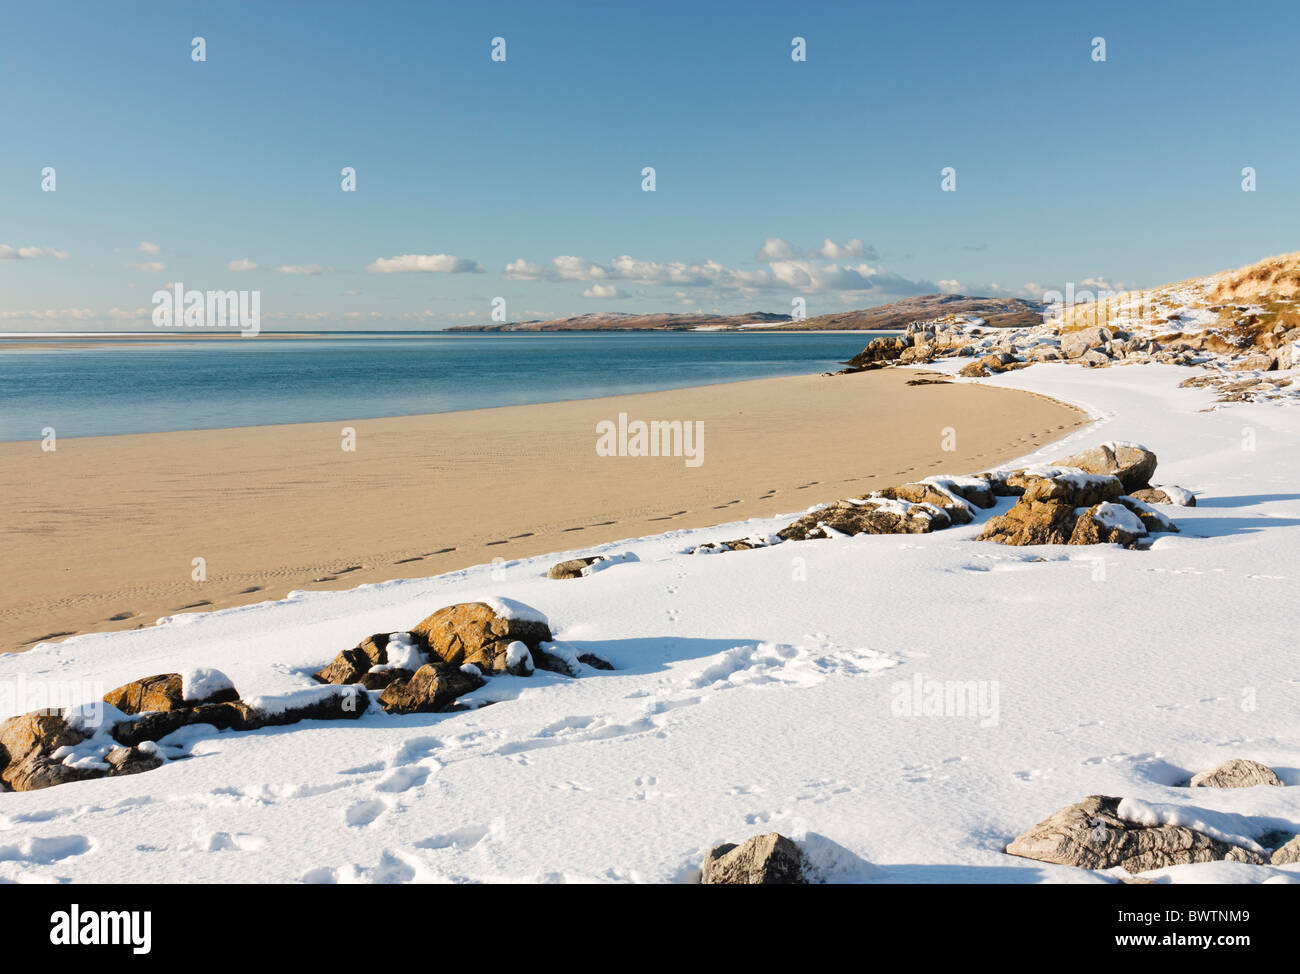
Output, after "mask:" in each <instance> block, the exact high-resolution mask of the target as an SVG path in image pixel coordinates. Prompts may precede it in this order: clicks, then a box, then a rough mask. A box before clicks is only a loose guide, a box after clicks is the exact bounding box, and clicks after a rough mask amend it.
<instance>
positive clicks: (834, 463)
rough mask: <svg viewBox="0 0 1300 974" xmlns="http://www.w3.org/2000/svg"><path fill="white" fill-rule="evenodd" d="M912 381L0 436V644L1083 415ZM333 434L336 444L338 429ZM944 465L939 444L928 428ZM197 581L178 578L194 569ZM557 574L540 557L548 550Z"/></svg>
mask: <svg viewBox="0 0 1300 974" xmlns="http://www.w3.org/2000/svg"><path fill="white" fill-rule="evenodd" d="M920 374H921V373H918V372H917V371H915V370H912V369H888V370H880V371H874V372H867V373H862V374H859V375H846V376H835V377H828V376H822V375H799V376H790V377H783V378H775V379H748V380H739V381H735V382H724V383H715V384H713V385H707V386H691V387H685V388H681V389H673V390H666V391H660V392H651V393H631V394H625V395H620V396H613V397H604V398H596V399H576V400H566V401H562V402H550V403H540V404H534V405H525V406H497V407H490V408H484V409H477V410H466V411H460V412H448V413H432V414H422V415H415V416H404V417H392V418H386V419H366V420H355V421H349V420H340V421H334V422H324V423H322V422H311V423H295V424H285V425H279V426H256V427H233V428H225V429H211V430H195V431H182V432H165V433H141V434H123V435H114V436H96V437H81V438H72V437H70V438H67V439H60V441H59V448H58V450H57V451H56V452H54V453H49V454H43V453H42V452H41V451H40V445H39V443H34V442H31V441H20V442H6V443H0V485H3V488H4V491H5V496H6V497H7V498H9V513H10V518H8V519H7V521H8V524H7V525H6V526H5V528H4V529H3V530H0V541H2V542H3V543H4V545H5V547H6V551H7V553H8V558H9V560H10V562H11V563H12V564H14V565H19V566H22V568H23V571H22V576H21V577H20V578H17V579H15V580H14V583H13V584H11V585H10V586H8V587H6V589H5V590H4V591H3V592H2V593H0V651H15V650H17V651H22V650H25V649H28V648H31V647H32V646H33V645H35V644H37V643H40V642H48V641H53V640H57V639H63V638H66V637H67V636H70V635H79V634H83V633H90V632H104V631H113V630H120V629H130V628H143V627H145V626H151V625H152V624H153V623H154V622H155V620H156V619H158V618H160V617H163V616H168V615H175V614H177V613H179V612H191V611H210V610H213V609H220V608H228V607H232V606H236V605H245V604H249V603H254V602H262V601H266V600H268V599H272V600H274V599H281V598H283V597H284V596H285V595H286V594H287V593H288V592H289V591H291V590H308V591H319V590H324V589H345V588H353V587H355V586H357V585H360V584H365V583H369V582H379V581H388V580H390V579H395V578H416V577H427V576H432V575H438V574H443V573H445V572H449V571H456V570H459V569H463V568H466V567H469V566H472V565H479V564H488V563H492V562H493V560H494V559H495V558H498V557H499V558H503V559H505V560H506V561H512V560H515V559H518V558H523V557H531V556H535V555H544V554H552V553H554V554H556V555H559V554H561V553H564V552H569V551H581V550H585V549H587V548H590V547H594V546H596V545H600V544H607V543H610V542H614V541H619V540H622V539H629V538H635V537H641V536H645V535H651V534H661V533H663V532H664V531H668V530H673V529H681V528H700V527H711V526H715V525H722V524H728V523H732V522H736V521H740V520H745V519H748V518H753V517H770V516H773V515H775V514H778V513H789V512H795V511H800V510H803V509H806V508H807V507H809V506H811V505H813V504H816V503H823V502H827V501H831V500H836V499H839V498H841V497H846V496H853V495H856V494H861V493H866V492H868V491H870V490H873V489H877V488H879V487H884V486H888V485H890V484H894V483H901V482H904V481H906V480H915V479H921V478H923V477H925V476H928V475H930V474H935V473H962V472H968V471H973V470H975V469H984V468H988V467H992V466H996V465H998V464H999V463H1002V462H1006V461H1008V460H1011V459H1014V458H1016V457H1018V456H1021V455H1023V454H1025V453H1028V452H1031V451H1032V450H1033V449H1035V448H1037V447H1040V446H1043V445H1045V444H1047V443H1049V442H1051V441H1054V440H1057V439H1059V438H1061V437H1063V436H1065V435H1068V433H1069V432H1071V431H1073V430H1075V429H1077V428H1078V427H1081V426H1084V425H1087V424H1088V423H1090V422H1091V419H1090V418H1089V417H1088V416H1087V415H1086V414H1085V413H1084V412H1082V411H1080V410H1078V409H1076V408H1075V407H1073V406H1069V405H1066V404H1064V403H1060V402H1057V401H1054V400H1051V399H1048V398H1047V397H1043V396H1039V395H1036V394H1032V393H1025V392H1020V391H1014V390H1006V389H996V388H992V387H986V386H978V385H973V384H965V383H962V384H957V383H952V384H937V385H921V386H907V385H906V381H907V380H908V379H912V378H916V377H917V376H918V375H920ZM619 413H627V414H628V415H629V416H630V417H631V418H632V419H633V420H635V419H643V420H646V421H650V420H665V421H672V420H681V421H683V422H686V421H693V422H703V423H704V430H705V437H704V440H703V453H702V457H703V462H702V463H701V464H700V465H699V466H695V467H692V466H689V465H687V464H686V463H685V461H684V459H683V458H682V457H681V456H677V457H602V456H598V455H597V453H596V449H595V444H596V439H597V437H596V430H595V424H596V423H598V422H601V421H606V420H611V421H612V420H617V418H618V415H619ZM344 425H346V426H350V427H353V428H354V429H355V430H356V449H355V451H352V452H348V451H345V450H343V449H342V445H341V444H342V438H341V427H342V426H344ZM947 427H951V428H954V429H955V430H956V431H957V444H956V445H957V449H956V450H954V451H950V452H945V451H943V450H941V447H940V441H941V431H942V430H943V429H944V428H947ZM196 558H202V559H204V561H203V569H204V573H205V579H204V580H203V581H195V580H194V579H193V578H192V577H191V576H192V574H193V573H195V572H196V569H195V567H194V565H195V562H194V559H196ZM557 560H559V558H558V557H557Z"/></svg>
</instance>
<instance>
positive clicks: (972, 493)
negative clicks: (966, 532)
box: [926, 474, 997, 509]
mask: <svg viewBox="0 0 1300 974" xmlns="http://www.w3.org/2000/svg"><path fill="white" fill-rule="evenodd" d="M926 482H927V483H931V484H935V485H936V486H938V487H942V488H943V489H944V490H947V491H951V492H952V493H954V494H956V495H957V496H958V497H960V498H962V500H965V501H969V502H970V503H972V504H974V505H975V506H976V507H983V508H985V509H987V508H990V507H993V506H994V505H995V504H996V503H997V498H996V496H995V495H996V490H995V486H994V483H993V482H992V480H991V479H990V475H989V474H980V475H979V476H977V477H952V476H946V475H944V474H938V475H936V476H933V477H928V478H926Z"/></svg>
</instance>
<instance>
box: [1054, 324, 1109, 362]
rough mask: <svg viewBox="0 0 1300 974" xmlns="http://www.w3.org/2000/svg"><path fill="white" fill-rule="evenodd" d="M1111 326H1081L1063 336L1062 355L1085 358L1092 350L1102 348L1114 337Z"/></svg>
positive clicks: (1069, 357)
mask: <svg viewBox="0 0 1300 974" xmlns="http://www.w3.org/2000/svg"><path fill="white" fill-rule="evenodd" d="M1114 337H1115V336H1114V333H1112V332H1111V330H1110V329H1109V328H1081V329H1080V330H1078V331H1072V332H1067V333H1065V334H1063V335H1062V336H1061V355H1063V356H1064V357H1065V358H1067V359H1071V358H1083V357H1084V356H1085V355H1087V354H1088V353H1089V352H1090V351H1093V350H1095V349H1099V348H1102V347H1103V346H1105V344H1106V343H1107V342H1109V341H1110V340H1111V339H1113V338H1114Z"/></svg>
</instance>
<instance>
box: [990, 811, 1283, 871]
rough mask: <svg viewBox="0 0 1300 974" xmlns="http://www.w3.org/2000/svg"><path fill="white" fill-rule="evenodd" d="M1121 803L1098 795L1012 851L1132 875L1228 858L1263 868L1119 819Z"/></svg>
mask: <svg viewBox="0 0 1300 974" xmlns="http://www.w3.org/2000/svg"><path fill="white" fill-rule="evenodd" d="M1119 804H1120V800H1119V799H1118V798H1108V797H1106V796H1103V795H1092V796H1090V797H1088V798H1085V799H1084V800H1083V801H1081V802H1079V803H1077V804H1075V805H1070V806H1069V807H1067V808H1063V809H1061V810H1060V811H1058V812H1055V813H1053V814H1052V815H1050V816H1048V817H1047V818H1045V819H1044V820H1043V821H1041V822H1039V823H1038V824H1037V825H1035V826H1034V827H1033V828H1031V829H1030V830H1029V831H1028V832H1025V833H1024V834H1023V835H1021V836H1018V837H1017V838H1016V839H1015V840H1013V841H1012V842H1011V844H1010V845H1008V846H1007V852H1008V853H1009V854H1011V855H1013V856H1022V857H1024V858H1026V859H1036V860H1038V861H1040V862H1052V863H1057V864H1059V865H1062V866H1079V867H1080V868H1083V869H1113V868H1114V867H1116V866H1122V867H1124V868H1125V869H1127V870H1128V871H1129V872H1130V873H1141V872H1146V871H1147V870H1150V869H1161V868H1163V867H1165V866H1181V865H1184V864H1186V863H1192V862H1217V861H1219V860H1222V859H1226V860H1230V861H1233V862H1247V863H1254V864H1256V865H1260V864H1262V863H1263V862H1264V859H1263V857H1262V856H1260V855H1258V854H1257V853H1254V852H1251V851H1250V850H1248V849H1243V848H1241V847H1240V846H1234V845H1229V844H1228V843H1226V842H1221V841H1219V840H1218V839H1214V838H1211V837H1210V836H1208V835H1206V834H1205V833H1203V832H1197V831H1196V830H1194V829H1189V828H1185V827H1183V826H1178V825H1157V826H1145V825H1139V824H1137V823H1134V822H1129V821H1126V820H1125V819H1122V818H1120V817H1119Z"/></svg>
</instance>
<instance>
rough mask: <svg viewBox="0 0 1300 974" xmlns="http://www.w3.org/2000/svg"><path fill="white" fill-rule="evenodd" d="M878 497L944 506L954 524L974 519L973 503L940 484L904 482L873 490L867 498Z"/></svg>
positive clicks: (967, 522)
mask: <svg viewBox="0 0 1300 974" xmlns="http://www.w3.org/2000/svg"><path fill="white" fill-rule="evenodd" d="M876 497H886V498H889V499H891V500H900V501H907V502H908V503H911V504H933V505H934V506H935V507H941V508H943V510H944V511H946V512H947V514H948V518H949V520H950V521H952V523H953V524H969V523H970V522H971V521H972V520H973V519H974V515H973V514H972V513H971V505H970V503H969V502H968V501H967V500H966V499H965V498H964V497H960V496H958V495H957V494H956V493H954V492H953V491H951V490H949V489H948V488H947V487H942V486H940V485H938V484H933V483H921V484H903V485H902V486H901V487H886V488H884V489H883V490H877V491H873V492H872V494H871V495H870V496H869V497H868V498H867V500H871V499H872V498H876Z"/></svg>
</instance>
